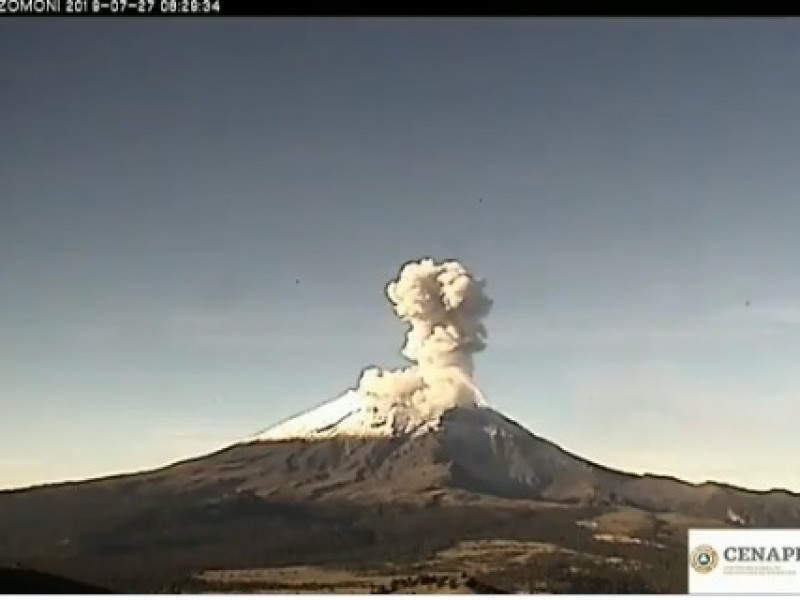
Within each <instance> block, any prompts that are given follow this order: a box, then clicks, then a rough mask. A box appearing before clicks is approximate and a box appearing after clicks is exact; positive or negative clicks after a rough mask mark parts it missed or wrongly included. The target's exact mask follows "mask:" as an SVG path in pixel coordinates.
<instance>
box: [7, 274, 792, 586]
mask: <svg viewBox="0 0 800 600" xmlns="http://www.w3.org/2000/svg"><path fill="white" fill-rule="evenodd" d="M387 297H388V298H389V300H390V302H391V303H392V306H393V308H394V310H395V313H396V314H397V315H398V316H399V317H400V318H401V320H403V321H404V322H405V323H406V324H407V325H408V327H409V329H408V333H407V337H406V344H405V345H404V347H403V353H404V355H405V356H406V358H408V359H409V360H410V361H411V363H412V364H411V366H409V367H405V368H402V369H398V370H394V371H384V370H381V369H376V368H370V369H367V370H365V372H364V373H363V375H362V377H361V380H360V381H359V385H358V386H357V387H356V388H354V389H352V390H349V391H347V392H346V393H344V394H343V395H341V396H340V397H338V398H337V399H336V400H333V401H331V402H326V403H324V404H322V405H320V406H317V407H316V408H314V409H313V410H310V411H306V412H304V413H302V414H300V415H298V416H296V417H294V418H291V419H288V420H285V421H283V422H281V423H278V424H276V425H275V426H273V427H271V428H269V429H267V430H265V431H263V432H261V433H260V434H258V435H255V436H253V437H251V438H249V439H245V440H243V441H241V442H240V443H237V444H234V445H232V446H230V447H228V448H225V449H223V450H220V451H218V452H215V453H213V454H209V455H206V456H202V457H199V458H196V459H193V460H188V461H184V462H181V463H177V464H173V465H170V466H167V467H164V468H162V469H158V470H155V471H150V472H142V473H133V474H127V475H120V476H116V477H109V478H103V479H97V480H91V481H84V482H70V483H62V484H56V485H47V486H39V487H35V488H31V489H26V490H17V491H10V492H3V493H0V566H2V564H3V563H9V564H14V565H24V566H25V567H26V568H32V569H37V570H42V571H49V572H53V573H59V574H61V575H65V576H69V577H74V578H75V579H77V580H80V581H85V582H88V583H94V584H97V585H101V586H104V587H107V588H111V589H117V590H122V591H176V590H177V591H185V590H190V591H198V590H199V591H244V590H253V591H265V590H273V591H274V590H276V589H277V590H283V591H347V590H350V591H352V590H353V586H355V585H356V583H354V579H356V578H357V577H361V578H362V581H369V582H373V583H370V584H369V585H371V586H374V585H375V584H374V580H375V578H376V577H378V576H379V574H382V575H380V576H382V577H389V578H390V579H391V581H388V582H387V583H385V584H381V585H380V586H378V589H380V590H387V589H388V590H395V591H403V590H406V591H408V589H410V588H408V586H410V585H412V584H413V585H417V586H422V587H421V588H419V589H423V590H427V591H439V590H437V589H435V588H434V589H431V587H430V586H431V585H434V584H436V582H440V584H441V585H444V586H448V589H460V588H459V586H462V583H463V582H470V585H469V586H466V587H465V586H462V587H465V589H466V588H468V589H470V590H473V591H474V590H476V589H491V590H495V591H497V590H506V591H526V592H530V591H550V592H558V591H571V592H591V591H601V592H613V591H634V592H669V593H683V592H685V589H686V547H685V540H686V529H687V528H689V527H743V526H744V527H760V528H768V527H798V526H800V495H798V494H794V493H791V492H789V491H786V490H777V489H776V490H771V491H768V492H758V491H752V490H745V489H741V488H737V487H733V486H730V485H725V484H722V483H714V482H708V483H704V484H691V483H687V482H684V481H680V480H678V479H675V478H673V477H667V476H658V475H649V474H645V475H638V474H632V473H624V472H621V471H617V470H613V469H609V468H606V467H604V466H601V465H599V464H596V463H593V462H591V461H589V460H586V459H584V458H581V457H578V456H576V455H574V454H572V453H570V452H568V451H566V450H564V449H562V448H560V447H559V446H557V445H556V444H554V443H552V442H550V441H548V440H546V439H544V438H542V437H540V436H538V435H536V434H534V433H532V432H531V431H529V430H528V429H527V428H526V427H524V426H523V425H521V424H519V423H517V422H515V421H514V420H512V419H510V418H508V417H507V416H505V415H504V414H503V413H502V412H501V411H499V410H497V409H496V408H494V407H493V406H492V405H490V404H489V403H488V402H487V401H486V399H485V398H484V397H483V394H482V393H481V392H480V390H479V388H478V387H477V385H476V384H475V382H474V380H473V377H472V375H473V365H472V355H473V354H474V353H476V352H478V351H480V350H481V349H482V348H483V346H484V341H485V336H486V332H485V329H484V328H483V325H482V323H481V318H482V317H483V316H485V315H486V313H487V312H488V309H489V307H490V306H491V302H490V301H489V300H488V298H486V297H485V296H484V295H483V285H482V283H481V282H478V281H477V280H475V279H474V278H472V277H471V275H469V273H468V272H467V271H466V269H464V268H463V266H462V265H460V263H457V262H455V261H446V262H443V263H438V262H436V261H433V260H430V259H424V260H422V261H419V262H416V263H410V264H409V265H406V266H405V267H404V268H403V269H402V270H401V272H400V274H399V276H398V278H397V280H396V281H393V282H391V283H390V284H389V286H388V287H387ZM309 569H311V570H309ZM313 569H316V570H313ZM334 572H335V574H336V575H334V574H333V573H334ZM342 573H345V575H342ZM359 573H360V574H361V575H357V574H359ZM403 573H405V574H403ZM408 573H410V574H408ZM453 573H457V574H458V577H456V576H455V575H453ZM259 574H260V575H259ZM478 576H479V577H481V578H484V579H485V580H487V581H488V583H487V581H478V580H477V579H475V577H478ZM335 577H339V578H340V579H341V578H342V577H343V578H344V579H343V583H342V584H341V587H339V588H336V587H335V586H333V584H331V581H332V580H333V579H334V578H335ZM459 577H460V579H459ZM323 582H327V583H323ZM409 582H411V583H409ZM442 582H444V583H442ZM365 585H366V584H365ZM436 585H439V584H436ZM281 586H283V587H281ZM404 586H405V587H404ZM425 586H427V587H425ZM329 588H330V589H329ZM334 588H335V589H334ZM415 589H416V588H415Z"/></svg>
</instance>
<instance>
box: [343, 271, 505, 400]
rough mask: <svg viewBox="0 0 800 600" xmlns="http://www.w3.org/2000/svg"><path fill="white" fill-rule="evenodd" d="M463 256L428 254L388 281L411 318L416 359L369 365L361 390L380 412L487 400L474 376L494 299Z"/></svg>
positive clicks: (394, 300)
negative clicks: (391, 366) (390, 366)
mask: <svg viewBox="0 0 800 600" xmlns="http://www.w3.org/2000/svg"><path fill="white" fill-rule="evenodd" d="M483 288H484V283H483V282H482V281H479V280H477V279H475V278H474V277H473V276H472V275H471V274H470V273H469V272H468V271H467V269H466V268H465V267H464V266H463V265H462V264H461V263H460V262H458V261H455V260H450V261H444V262H436V261H435V260H433V259H431V258H423V259H422V260H419V261H417V262H409V263H407V264H405V265H404V266H403V267H402V268H401V270H400V273H399V275H398V277H397V279H395V280H394V281H391V282H389V284H388V285H387V287H386V296H387V298H388V299H389V302H390V303H391V305H392V308H393V309H394V312H395V314H396V315H397V316H398V317H399V318H400V319H401V320H402V321H404V322H405V323H407V324H408V332H407V333H406V342H405V345H404V346H403V349H402V353H403V355H404V356H405V357H406V358H407V359H408V360H410V361H411V362H412V365H411V366H409V367H406V368H402V369H397V370H383V369H380V368H377V367H371V368H368V369H365V370H364V372H363V373H362V375H361V380H360V381H359V384H358V392H359V393H360V395H361V397H362V398H363V400H364V402H365V403H366V404H367V405H368V408H369V409H370V410H371V411H372V412H373V413H374V414H376V415H377V414H381V415H386V414H389V413H395V414H397V413H398V412H399V411H397V410H393V409H401V410H402V411H403V412H408V411H413V412H414V413H417V414H419V415H426V414H431V413H435V412H440V411H443V410H446V409H448V408H452V407H455V406H474V405H481V404H483V403H484V402H483V398H482V395H481V393H480V391H479V390H478V388H477V386H476V385H475V383H474V382H473V379H472V374H473V355H474V354H475V353H476V352H480V351H481V350H483V349H484V348H485V346H486V341H485V340H486V329H485V327H484V325H483V323H482V319H483V318H484V317H486V315H487V314H488V313H489V311H490V309H491V306H492V301H491V300H490V299H489V298H488V297H487V296H486V295H485V294H484V292H483Z"/></svg>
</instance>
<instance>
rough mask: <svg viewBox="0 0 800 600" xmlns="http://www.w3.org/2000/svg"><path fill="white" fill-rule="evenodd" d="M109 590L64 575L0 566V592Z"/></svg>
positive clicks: (62, 592)
mask: <svg viewBox="0 0 800 600" xmlns="http://www.w3.org/2000/svg"><path fill="white" fill-rule="evenodd" d="M110 593H114V592H112V591H110V590H105V589H103V588H99V587H95V586H92V585H88V584H85V583H81V582H79V581H74V580H72V579H67V578H66V577H60V576H58V575H51V574H49V573H42V572H40V571H34V570H32V569H23V568H17V567H11V568H7V567H0V594H110Z"/></svg>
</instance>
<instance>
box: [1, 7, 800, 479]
mask: <svg viewBox="0 0 800 600" xmlns="http://www.w3.org/2000/svg"><path fill="white" fill-rule="evenodd" d="M798 73H800V23H798V22H797V21H793V20H767V19H762V20H744V19H725V20H721V19H720V20H716V21H714V20H702V19H694V20H691V21H689V20H678V19H672V20H666V19H665V20H658V21H655V20H651V21H647V20H634V19H627V20H611V19H608V20H591V19H587V20H580V19H574V20H557V19H540V20H529V19H518V20H513V21H512V20H503V19H491V20H490V19H486V20H470V19H453V20H437V19H429V20H403V19H396V20H391V21H389V20H378V19H330V20H314V19H309V20H291V19H273V20H268V19H251V20H234V19H227V20H222V19H218V20H211V19H209V20H191V21H179V20H163V21H144V20H141V21H136V20H134V21H126V22H120V21H102V22H100V21H91V22H90V21H83V22H80V21H74V20H70V21H66V20H64V21H55V20H52V21H43V20H31V21H24V22H23V21H16V20H15V21H14V22H3V23H1V24H0V115H2V117H3V118H2V124H0V151H1V154H0V487H11V486H21V485H26V484H31V483H36V482H42V481H52V480H62V479H75V478H84V477H89V476H95V475H100V474H106V473H113V472H120V471H127V470H131V469H140V468H145V467H155V466H159V465H161V464H164V463H167V462H170V461H173V460H176V459H179V458H183V457H187V456H190V455H194V454H200V453H205V452H207V451H211V450H215V449H217V448H219V447H220V446H222V445H225V444H227V443H230V442H232V441H235V440H237V439H240V438H243V437H246V436H248V435H250V434H252V433H254V432H255V431H257V430H260V429H263V428H265V427H267V426H269V425H270V424H272V423H273V422H275V421H277V420H279V419H282V418H284V417H286V416H288V415H291V414H294V413H296V412H299V411H301V410H303V409H304V408H306V407H310V406H313V405H316V404H319V403H320V402H321V401H323V400H325V399H328V398H332V397H334V396H336V395H338V394H339V393H340V392H342V391H344V390H345V389H346V388H348V387H352V386H354V385H355V383H356V382H357V379H358V376H359V373H360V371H361V369H362V368H363V367H364V366H366V365H369V364H379V365H382V366H389V367H391V366H398V365H400V364H402V359H401V357H400V354H399V350H400V346H401V344H402V340H403V331H404V330H403V327H402V325H401V324H400V323H399V321H397V320H396V319H395V318H394V317H393V315H392V313H391V310H390V307H389V305H388V303H387V301H386V300H385V299H384V296H383V289H384V286H385V283H386V282H387V281H388V280H389V279H390V278H392V277H393V276H394V275H395V274H396V273H397V271H398V269H399V267H400V265H401V264H402V263H403V262H404V261H406V260H410V259H416V258H418V257H420V256H423V255H432V256H434V257H438V258H449V257H455V258H459V259H461V260H462V261H464V262H465V264H467V265H468V266H469V267H470V268H471V269H472V270H473V271H474V272H475V273H476V274H477V275H479V276H481V277H484V278H486V280H487V285H488V287H487V291H488V293H489V294H490V295H491V296H492V297H493V298H494V300H495V305H494V312H493V314H492V315H491V316H490V318H489V319H488V322H487V325H488V327H489V335H490V337H489V346H488V348H487V350H486V351H485V352H484V353H483V354H482V355H480V356H478V357H477V359H476V366H477V371H476V378H477V381H478V383H479V384H480V385H481V387H482V388H483V390H484V392H485V394H486V396H487V397H488V399H489V400H490V402H492V403H493V404H494V405H495V406H497V407H498V408H500V409H501V410H503V411H505V412H507V413H508V414H509V415H511V416H513V417H515V418H517V419H519V420H520V421H522V422H523V423H525V424H526V425H527V426H529V427H530V429H531V430H532V431H534V432H535V433H537V434H540V435H543V436H545V437H547V438H549V439H551V440H553V441H555V442H556V443H558V444H560V445H562V446H564V447H565V448H567V449H569V450H571V451H573V452H576V453H578V454H581V455H584V456H587V457H589V458H591V459H592V460H595V461H599V462H604V463H607V464H609V465H611V466H614V467H619V468H625V469H631V470H636V471H649V472H658V473H668V474H674V475H678V476H681V477H684V478H687V479H689V480H692V481H702V480H706V479H717V480H725V481H729V482H732V483H736V484H742V485H747V486H753V487H757V488H769V487H788V488H791V489H795V490H800V467H798V456H799V455H800V435H798V433H797V429H798V423H800V397H799V396H798V391H800V370H798V368H797V367H798V359H800V262H798V257H800V231H799V227H800V198H798V190H800V168H798V166H799V165H800V118H799V117H798V107H799V106H800V76H799V75H798Z"/></svg>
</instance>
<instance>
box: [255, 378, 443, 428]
mask: <svg viewBox="0 0 800 600" xmlns="http://www.w3.org/2000/svg"><path fill="white" fill-rule="evenodd" d="M443 412H444V411H443V410H436V411H431V410H427V411H425V412H422V411H420V410H419V408H418V407H416V406H414V405H411V404H400V403H397V404H394V405H392V406H389V407H387V408H385V409H378V407H377V406H374V405H370V404H369V403H367V402H365V401H364V399H363V397H362V396H361V395H360V394H359V393H358V392H357V391H355V390H348V391H347V392H346V393H345V394H344V395H342V396H340V397H339V398H336V399H335V400H331V401H330V402H327V403H325V404H323V405H322V406H320V407H318V408H315V409H312V410H310V411H308V412H304V413H302V414H301V415H299V416H296V417H293V418H291V419H288V420H286V421H283V422H281V423H278V424H277V425H275V426H274V427H272V428H270V429H268V430H266V431H265V432H263V433H260V434H258V435H256V436H255V437H253V438H252V439H251V440H250V441H274V440H288V439H314V438H331V437H336V436H356V437H387V436H394V435H401V434H421V433H425V432H427V431H432V430H435V429H437V428H438V426H439V417H441V415H442V413H443Z"/></svg>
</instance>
